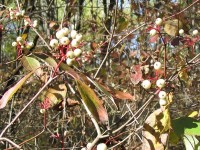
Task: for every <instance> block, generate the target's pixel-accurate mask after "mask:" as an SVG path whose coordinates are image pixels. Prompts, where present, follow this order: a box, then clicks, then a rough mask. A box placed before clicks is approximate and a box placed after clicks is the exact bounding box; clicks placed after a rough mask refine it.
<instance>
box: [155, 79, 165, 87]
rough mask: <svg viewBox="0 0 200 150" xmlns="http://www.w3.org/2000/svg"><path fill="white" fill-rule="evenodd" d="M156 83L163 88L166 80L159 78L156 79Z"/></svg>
mask: <svg viewBox="0 0 200 150" xmlns="http://www.w3.org/2000/svg"><path fill="white" fill-rule="evenodd" d="M156 85H157V86H158V87H159V88H162V87H164V86H165V80H164V79H158V80H157V81H156Z"/></svg>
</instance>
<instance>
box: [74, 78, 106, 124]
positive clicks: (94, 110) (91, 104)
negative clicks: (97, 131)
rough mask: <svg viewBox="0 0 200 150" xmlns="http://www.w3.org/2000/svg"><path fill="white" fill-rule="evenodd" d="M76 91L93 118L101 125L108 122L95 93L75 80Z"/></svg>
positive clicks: (104, 110)
mask: <svg viewBox="0 0 200 150" xmlns="http://www.w3.org/2000/svg"><path fill="white" fill-rule="evenodd" d="M76 83H77V86H78V91H79V93H80V95H81V97H82V100H83V101H84V103H85V104H86V106H87V107H88V109H89V110H90V112H91V114H92V115H93V117H94V118H95V119H96V120H97V121H100V122H102V123H106V122H107V121H108V114H107V112H106V109H105V108H104V107H103V105H102V103H101V101H100V100H99V98H98V97H97V95H96V94H95V92H94V91H93V90H92V89H91V88H90V87H89V86H87V85H86V84H85V83H84V82H82V81H81V80H76Z"/></svg>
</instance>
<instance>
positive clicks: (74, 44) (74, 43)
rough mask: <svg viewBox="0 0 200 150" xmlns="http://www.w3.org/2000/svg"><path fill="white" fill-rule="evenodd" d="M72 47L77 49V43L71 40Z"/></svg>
mask: <svg viewBox="0 0 200 150" xmlns="http://www.w3.org/2000/svg"><path fill="white" fill-rule="evenodd" d="M71 46H72V47H77V46H78V41H77V40H76V39H73V40H72V42H71Z"/></svg>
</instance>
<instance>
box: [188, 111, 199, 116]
mask: <svg viewBox="0 0 200 150" xmlns="http://www.w3.org/2000/svg"><path fill="white" fill-rule="evenodd" d="M198 114H199V112H198V111H193V112H191V113H190V114H189V115H188V117H190V118H194V117H196V116H198Z"/></svg>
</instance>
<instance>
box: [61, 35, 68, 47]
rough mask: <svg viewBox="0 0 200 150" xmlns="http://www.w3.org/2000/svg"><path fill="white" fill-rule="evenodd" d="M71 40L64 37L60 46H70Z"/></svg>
mask: <svg viewBox="0 0 200 150" xmlns="http://www.w3.org/2000/svg"><path fill="white" fill-rule="evenodd" d="M69 42H70V41H69V38H68V37H62V38H61V39H60V44H62V45H68V44H69Z"/></svg>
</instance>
